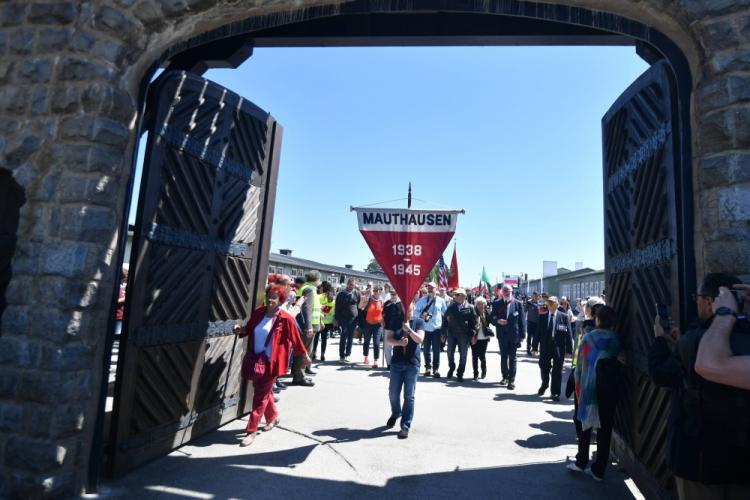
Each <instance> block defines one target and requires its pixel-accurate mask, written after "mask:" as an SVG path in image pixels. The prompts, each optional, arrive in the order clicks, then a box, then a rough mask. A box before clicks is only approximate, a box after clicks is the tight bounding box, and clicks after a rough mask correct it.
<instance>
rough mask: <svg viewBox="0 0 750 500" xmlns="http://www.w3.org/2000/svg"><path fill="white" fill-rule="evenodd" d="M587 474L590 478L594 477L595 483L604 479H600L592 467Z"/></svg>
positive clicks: (587, 470)
mask: <svg viewBox="0 0 750 500" xmlns="http://www.w3.org/2000/svg"><path fill="white" fill-rule="evenodd" d="M573 465H575V464H573ZM585 472H586V474H588V475H589V476H591V477H593V478H594V481H601V480H602V479H604V478H603V477H599V476H597V475H596V474H594V471H592V470H591V467H588V468H587V469H586V471H585Z"/></svg>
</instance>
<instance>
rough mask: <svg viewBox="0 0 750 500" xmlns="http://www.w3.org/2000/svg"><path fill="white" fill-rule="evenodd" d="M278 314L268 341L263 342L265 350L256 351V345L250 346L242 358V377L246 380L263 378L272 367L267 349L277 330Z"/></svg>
mask: <svg viewBox="0 0 750 500" xmlns="http://www.w3.org/2000/svg"><path fill="white" fill-rule="evenodd" d="M278 319H279V318H278V316H277V317H276V319H275V320H274V322H273V324H272V325H271V332H270V333H269V334H268V336H267V337H266V342H265V343H264V344H263V351H261V352H259V353H256V352H255V346H254V345H253V346H248V347H249V349H248V350H247V352H246V353H245V357H244V358H242V370H241V373H242V378H244V379H245V380H251V381H252V380H259V379H261V378H263V377H264V376H265V375H266V373H267V372H268V370H269V369H270V367H271V360H270V359H268V356H267V355H266V349H267V348H268V344H269V343H270V342H271V338H272V337H273V334H274V333H275V331H276V323H277V322H278Z"/></svg>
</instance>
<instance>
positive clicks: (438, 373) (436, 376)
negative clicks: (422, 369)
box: [432, 370, 440, 378]
mask: <svg viewBox="0 0 750 500" xmlns="http://www.w3.org/2000/svg"><path fill="white" fill-rule="evenodd" d="M432 378H440V372H439V371H437V370H435V371H434V372H432Z"/></svg>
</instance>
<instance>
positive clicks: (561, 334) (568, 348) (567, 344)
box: [537, 296, 573, 401]
mask: <svg viewBox="0 0 750 500" xmlns="http://www.w3.org/2000/svg"><path fill="white" fill-rule="evenodd" d="M547 308H548V309H547V312H546V313H544V314H540V315H539V369H540V370H541V375H542V385H541V387H539V391H538V392H537V394H539V395H540V396H543V395H544V393H545V392H547V388H548V387H549V388H550V392H551V393H552V399H553V400H555V401H560V391H561V389H562V369H563V363H564V362H565V355H566V354H571V353H572V352H573V329H572V325H571V322H570V316H569V315H568V313H566V312H565V311H563V310H561V309H559V308H558V300H557V297H555V296H552V297H549V298H548V299H547ZM550 370H551V372H552V383H551V385H550Z"/></svg>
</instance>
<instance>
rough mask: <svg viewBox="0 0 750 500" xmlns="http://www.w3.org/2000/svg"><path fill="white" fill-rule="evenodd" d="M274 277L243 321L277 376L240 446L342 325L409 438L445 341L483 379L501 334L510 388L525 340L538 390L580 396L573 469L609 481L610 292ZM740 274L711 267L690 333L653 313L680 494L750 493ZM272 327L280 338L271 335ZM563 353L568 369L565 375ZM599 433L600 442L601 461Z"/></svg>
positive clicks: (269, 418)
mask: <svg viewBox="0 0 750 500" xmlns="http://www.w3.org/2000/svg"><path fill="white" fill-rule="evenodd" d="M271 282H272V283H271V284H270V285H269V288H268V289H267V290H266V305H265V306H263V307H261V308H259V309H258V310H256V312H255V313H254V315H253V317H252V318H251V320H250V322H249V323H248V325H247V327H246V328H245V329H244V331H242V332H241V333H242V334H243V335H251V343H250V345H252V346H254V348H255V352H256V353H261V352H266V353H267V357H268V359H269V360H270V366H271V367H272V370H270V371H269V373H268V375H267V376H265V377H264V378H262V379H259V380H254V381H253V383H254V385H255V397H254V400H253V411H252V414H251V417H250V420H249V422H248V426H247V429H246V430H247V436H246V437H245V439H244V440H243V441H242V444H243V445H248V444H250V443H252V441H253V439H254V435H255V433H256V431H257V430H258V427H259V423H260V419H261V417H262V416H265V418H266V429H267V430H270V429H272V428H273V427H275V426H276V425H277V424H278V421H279V419H278V412H277V410H276V407H275V404H274V396H273V390H274V386H275V390H276V391H278V390H279V389H280V388H283V387H284V384H283V383H282V382H280V381H279V380H278V377H280V376H283V375H285V373H286V372H287V370H288V367H290V369H291V376H292V381H291V384H293V385H300V386H305V387H312V386H314V382H313V380H312V379H311V378H310V377H308V375H314V371H313V370H312V369H311V367H310V364H311V362H312V360H313V359H316V358H317V359H320V360H321V361H325V359H326V358H325V355H326V346H327V340H328V338H329V336H330V335H332V334H335V333H338V335H340V341H339V353H338V354H339V362H340V363H342V364H348V363H355V362H359V361H358V360H354V359H353V358H352V349H353V338H354V336H355V332H356V334H357V335H358V336H361V340H362V341H363V342H362V349H363V351H362V361H361V362H362V363H364V364H366V365H368V366H372V368H377V367H378V366H381V362H382V366H384V367H387V368H388V370H389V371H390V382H389V399H390V405H391V414H390V416H389V418H388V420H387V422H386V427H387V428H391V427H393V426H395V425H396V422H397V421H399V419H400V422H399V425H400V431H399V432H398V437H399V438H401V439H405V438H407V437H408V436H409V432H410V429H411V426H412V421H413V416H414V407H415V388H416V384H417V381H418V379H419V376H420V367H421V366H422V364H423V366H424V372H422V373H421V375H422V376H423V377H433V378H441V376H442V375H441V353H442V352H443V351H447V361H448V369H447V371H446V372H444V373H445V377H446V378H447V379H453V378H454V377H455V381H457V382H459V383H460V382H463V381H464V375H465V373H466V369H467V366H466V365H467V361H468V351H469V349H471V361H472V366H471V368H472V373H473V380H474V381H479V380H482V379H485V377H486V376H487V359H486V352H487V347H488V344H489V343H490V340H491V339H492V338H493V337H496V338H497V341H498V345H499V350H500V361H501V374H502V375H501V376H502V379H501V380H500V385H501V386H503V387H505V388H506V389H507V390H511V391H512V390H514V389H515V386H516V377H517V371H516V363H517V361H516V353H517V351H518V349H521V348H522V345H523V342H524V341H525V342H526V346H525V348H526V352H527V354H528V355H529V356H532V357H536V358H538V365H539V370H540V375H539V377H540V386H539V389H538V391H537V393H538V395H539V396H540V397H542V396H544V395H545V394H546V393H547V391H549V393H550V396H551V399H552V400H553V401H560V400H561V398H562V395H563V394H564V396H565V398H570V397H572V399H573V406H574V418H573V423H574V426H575V429H576V435H577V437H578V453H577V455H576V456H575V458H574V459H572V460H570V461H569V463H567V465H566V466H567V468H568V469H569V470H571V471H573V472H580V473H585V474H588V475H589V476H591V477H592V478H594V479H595V480H598V481H600V480H602V478H603V476H604V474H605V470H606V467H607V464H608V462H609V447H610V442H611V436H612V429H613V423H614V417H615V412H616V411H615V410H616V407H617V404H618V401H619V400H620V399H621V398H622V396H623V394H624V392H625V385H624V380H625V367H624V364H623V362H622V361H623V359H622V358H623V353H622V346H623V344H624V339H623V338H622V332H618V331H616V329H615V327H616V325H617V324H618V318H617V313H616V311H615V309H614V308H612V307H610V306H609V305H607V303H606V297H605V296H604V294H603V293H602V295H599V296H593V297H587V298H582V299H578V300H576V301H575V302H573V303H571V301H570V300H568V298H567V297H564V296H563V297H559V298H558V297H556V296H551V295H548V294H546V293H541V294H540V293H537V292H534V293H533V294H531V296H528V297H527V296H523V295H520V294H518V293H514V290H513V288H512V287H511V286H510V285H503V284H499V285H497V286H496V287H494V288H493V292H494V297H492V298H491V299H490V298H486V297H482V296H474V295H473V294H472V293H471V292H470V291H468V292H467V291H466V290H464V289H461V288H457V289H454V290H446V289H445V288H440V287H438V286H437V284H435V283H433V282H427V283H425V284H424V285H423V287H422V288H421V289H420V290H419V292H418V293H417V294H416V296H415V297H412V298H410V300H409V301H407V302H405V303H402V301H401V300H400V298H399V297H398V295H397V294H396V292H395V290H392V289H388V290H383V288H381V287H379V286H372V285H369V284H368V285H367V286H365V287H362V288H360V287H359V286H357V283H356V282H355V280H354V279H350V280H349V281H348V282H347V283H346V285H345V286H342V287H341V288H340V289H338V290H336V289H335V288H334V286H333V285H332V284H330V283H327V282H321V281H320V274H319V273H318V272H317V271H311V272H310V273H308V274H307V275H306V276H305V279H304V280H300V282H299V283H296V284H295V283H293V282H292V280H291V279H290V278H289V277H287V276H284V275H274V276H271ZM738 283H739V280H738V279H737V278H736V277H733V276H728V275H721V274H711V275H708V276H706V278H705V279H704V280H703V282H702V285H701V288H700V289H699V291H698V293H697V294H695V296H696V300H697V301H698V316H699V318H700V319H701V322H702V324H701V325H700V328H698V329H696V330H694V331H690V332H688V333H686V334H685V335H681V334H680V330H679V328H678V326H677V325H675V324H674V319H673V318H668V319H667V320H668V321H671V322H672V323H671V326H670V328H667V329H665V328H664V327H663V324H664V320H665V318H659V317H657V318H656V320H655V324H654V332H655V335H656V340H655V341H654V342H653V345H652V346H651V348H650V351H649V363H648V365H649V373H650V375H651V378H652V380H653V381H654V382H655V383H656V384H658V385H661V386H664V387H668V388H670V389H672V398H673V404H672V409H671V415H670V420H669V426H668V439H669V445H668V463H669V465H670V467H672V470H673V472H674V474H675V476H676V478H677V489H678V492H679V496H680V498H681V499H682V500H686V499H698V498H700V499H703V498H730V499H734V498H750V484H749V483H748V480H750V477H749V476H748V475H747V472H748V471H750V453H748V451H750V437H749V436H750V432H748V429H749V428H750V398H748V395H749V394H750V382H748V381H749V380H750V376H749V375H750V357H749V356H747V355H745V356H742V355H737V351H738V349H740V350H741V349H745V350H747V351H748V352H747V353H742V354H750V341H747V340H742V341H740V340H737V339H736V338H735V337H734V336H733V335H734V332H737V331H739V332H745V333H748V332H750V328H748V323H747V319H746V317H745V316H740V315H739V314H738V310H740V308H741V306H742V304H743V300H744V301H747V300H748V299H747V297H748V295H750V287H747V286H743V285H738ZM730 288H735V289H739V290H744V292H745V296H744V299H743V297H742V296H741V292H739V293H738V295H737V296H735V295H733V294H732V293H730V290H729V289H730ZM738 317H740V318H744V319H742V321H739V320H738V319H737V318H738ZM269 318H276V319H269ZM743 329H744V330H743ZM274 332H277V333H276V334H275V335H274ZM269 337H275V338H273V339H272V340H271V341H269ZM701 339H703V341H702V342H701ZM744 339H750V336H747V337H744ZM381 341H382V344H383V345H382V347H383V349H382V353H381ZM740 344H741V345H740ZM745 345H747V346H748V347H744V346H745ZM318 346H320V351H319V352H320V354H319V357H318V355H317V353H318ZM738 346H739V347H738ZM370 349H372V358H370ZM456 351H458V360H456ZM381 354H382V357H381ZM422 354H424V356H423V357H422ZM566 359H569V360H570V366H571V369H570V371H569V376H568V379H567V382H566V383H565V384H563V366H564V364H565V360H566ZM563 386H565V387H563ZM706 402H709V403H710V404H706ZM592 431H596V447H597V452H596V455H595V458H594V459H593V461H592V459H591V458H590V456H589V445H590V443H591V438H592Z"/></svg>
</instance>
